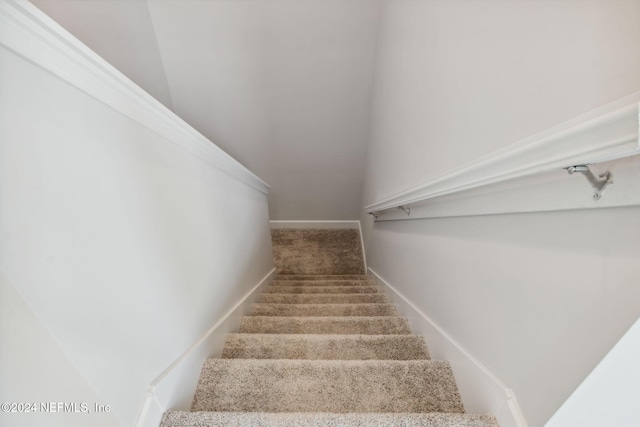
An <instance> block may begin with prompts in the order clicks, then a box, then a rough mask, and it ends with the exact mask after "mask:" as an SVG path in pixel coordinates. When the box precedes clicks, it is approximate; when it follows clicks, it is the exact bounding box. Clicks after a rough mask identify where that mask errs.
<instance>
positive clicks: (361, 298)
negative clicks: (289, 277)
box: [259, 293, 388, 304]
mask: <svg viewBox="0 0 640 427" xmlns="http://www.w3.org/2000/svg"><path fill="white" fill-rule="evenodd" d="M259 301H260V302H261V303H281V304H359V303H365V304H366V303H386V302H387V301H388V300H387V296H386V295H385V294H382V293H369V294H273V293H263V294H262V295H260V300H259Z"/></svg>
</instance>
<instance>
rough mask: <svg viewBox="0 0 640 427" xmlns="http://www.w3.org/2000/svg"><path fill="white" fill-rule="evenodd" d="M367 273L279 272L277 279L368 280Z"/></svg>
mask: <svg viewBox="0 0 640 427" xmlns="http://www.w3.org/2000/svg"><path fill="white" fill-rule="evenodd" d="M367 279H368V276H367V275H366V274H279V275H277V276H276V278H275V280H367Z"/></svg>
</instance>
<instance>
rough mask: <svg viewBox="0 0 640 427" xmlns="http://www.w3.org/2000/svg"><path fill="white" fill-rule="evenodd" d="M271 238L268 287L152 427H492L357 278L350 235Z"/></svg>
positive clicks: (275, 234)
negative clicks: (272, 267)
mask: <svg viewBox="0 0 640 427" xmlns="http://www.w3.org/2000/svg"><path fill="white" fill-rule="evenodd" d="M272 238H273V249H274V258H275V263H276V268H277V277H276V279H275V280H274V281H273V282H272V283H271V284H270V286H269V287H268V288H267V290H266V292H265V293H263V294H262V295H261V297H260V300H259V302H258V303H256V304H254V305H253V308H252V311H251V314H250V315H249V316H245V317H244V318H243V319H242V323H241V325H240V330H239V332H238V333H234V334H229V335H228V338H227V341H226V343H225V347H224V350H223V353H222V357H221V358H219V359H209V360H207V361H206V362H205V363H204V366H203V368H202V373H201V376H200V380H199V382H198V386H197V389H196V392H195V396H194V400H193V405H192V408H191V410H192V412H185V411H170V412H167V413H166V414H165V415H164V417H163V420H162V423H161V427H186V426H191V427H204V426H237V427H240V426H242V427H244V426H255V427H258V426H278V427H282V426H287V427H289V426H291V427H293V426H318V427H320V426H345V427H351V426H416V427H418V426H429V427H445V426H446V427H449V426H472V427H497V425H498V424H497V422H496V421H495V419H494V418H493V417H491V416H487V415H469V414H465V413H464V408H463V404H462V401H461V399H460V395H459V393H458V389H457V387H456V384H455V380H454V377H453V372H452V371H451V367H450V365H449V363H448V362H446V361H442V360H431V359H430V357H429V352H428V350H427V345H426V343H425V340H424V338H423V337H419V336H416V335H411V330H410V328H409V324H408V322H407V319H406V318H403V317H399V316H398V315H397V312H396V307H395V306H394V305H393V304H389V303H388V301H387V298H386V295H384V294H382V293H380V292H378V288H377V287H376V286H375V285H374V284H373V283H372V282H370V281H369V280H368V279H367V276H365V275H364V274H363V273H364V267H363V260H362V259H363V257H362V253H361V247H360V237H359V235H358V234H357V232H356V231H355V230H293V229H276V230H273V231H272Z"/></svg>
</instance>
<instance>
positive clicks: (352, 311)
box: [251, 303, 398, 317]
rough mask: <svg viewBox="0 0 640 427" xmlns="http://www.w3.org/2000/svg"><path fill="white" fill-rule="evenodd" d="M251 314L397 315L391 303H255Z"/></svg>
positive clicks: (298, 315) (300, 315)
mask: <svg viewBox="0 0 640 427" xmlns="http://www.w3.org/2000/svg"><path fill="white" fill-rule="evenodd" d="M251 315H252V316H297V317H302V316H397V315H398V313H397V311H396V306H395V305H393V304H277V303H255V304H253V305H252V308H251Z"/></svg>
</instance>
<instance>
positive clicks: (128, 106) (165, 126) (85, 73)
mask: <svg viewBox="0 0 640 427" xmlns="http://www.w3.org/2000/svg"><path fill="white" fill-rule="evenodd" d="M0 46H3V47H5V48H7V49H9V50H10V51H12V52H14V53H16V54H17V55H19V56H21V57H23V58H25V59H27V60H28V61H30V62H32V63H34V64H36V65H37V66H39V67H41V68H42V69H44V70H46V71H48V72H50V73H51V74H53V75H55V76H57V77H59V78H60V79H62V80H64V81H66V82H67V83H69V84H71V85H72V86H75V87H76V88H77V89H79V90H81V91H82V92H84V93H85V94H87V95H89V96H91V97H93V98H95V99H96V100H98V101H100V102H102V103H104V104H105V105H107V106H109V107H111V108H113V109H114V110H115V111H117V112H119V113H121V114H123V115H125V116H127V117H129V118H130V119H132V120H134V121H135V122H137V123H139V124H140V125H142V126H144V127H146V128H147V129H149V130H151V131H153V132H155V133H157V134H158V135H160V136H162V137H164V138H165V139H167V140H168V141H170V142H172V143H174V144H176V145H178V146H180V147H181V148H183V149H184V150H186V151H188V152H189V153H191V154H192V155H194V156H195V157H197V158H199V159H201V160H203V161H205V162H206V163H208V164H210V165H212V166H214V167H215V168H217V169H218V170H220V171H222V172H224V173H226V174H228V175H230V176H232V177H233V178H235V179H237V180H239V181H241V182H243V183H245V184H246V185H248V186H250V187H252V188H254V189H256V190H258V191H260V192H262V193H265V194H267V193H268V192H269V188H270V187H269V185H268V184H267V183H265V182H264V181H262V180H261V179H260V178H258V177H257V176H256V175H254V174H253V173H252V172H251V171H249V170H248V169H247V168H245V167H244V166H243V165H241V164H240V163H239V162H238V161H236V160H235V159H233V158H232V157H231V156H229V155H228V154H227V153H225V152H224V151H222V149H220V148H219V147H218V146H216V145H215V144H214V143H213V142H211V141H210V140H208V139H207V138H206V137H205V136H203V135H202V134H200V133H199V132H198V131H196V130H195V129H194V128H193V127H191V126H190V125H189V124H187V123H186V122H185V121H184V120H182V119H181V118H179V117H178V116H177V115H176V114H174V113H173V112H172V111H171V110H169V109H168V108H167V107H165V106H164V105H162V104H161V103H160V102H159V101H157V100H156V99H155V98H153V97H152V96H151V95H149V94H148V93H146V92H145V91H144V90H142V89H141V88H140V87H138V86H137V85H136V84H135V83H133V82H132V81H131V80H129V79H128V78H127V77H126V76H124V74H122V73H121V72H119V71H118V70H117V69H116V68H114V67H113V66H111V65H110V64H109V63H108V62H107V61H105V60H104V59H102V58H101V57H100V56H98V55H97V54H96V53H95V52H93V51H92V50H91V49H89V48H88V47H87V46H85V45H84V44H82V43H81V42H80V41H79V40H77V39H76V38H75V37H73V36H72V35H71V34H70V33H69V32H67V31H66V30H65V29H64V28H62V27H61V26H60V25H58V24H57V23H56V22H55V21H53V20H52V19H51V18H49V17H48V16H47V15H45V14H44V13H43V12H42V11H40V10H39V9H38V8H37V7H35V6H34V5H33V4H31V3H29V2H28V1H26V0H3V1H1V2H0Z"/></svg>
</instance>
